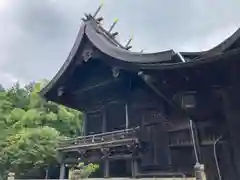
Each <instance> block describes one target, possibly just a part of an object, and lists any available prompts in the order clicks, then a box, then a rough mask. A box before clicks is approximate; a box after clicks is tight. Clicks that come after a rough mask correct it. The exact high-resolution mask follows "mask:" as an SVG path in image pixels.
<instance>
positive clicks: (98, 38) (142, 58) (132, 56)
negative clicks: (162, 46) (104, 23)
mask: <svg viewBox="0 0 240 180" xmlns="http://www.w3.org/2000/svg"><path fill="white" fill-rule="evenodd" d="M85 33H86V35H87V37H88V39H89V40H90V41H91V42H92V43H93V45H94V46H95V47H96V48H97V49H99V50H100V51H101V52H102V53H104V54H106V55H108V56H110V57H112V58H114V59H117V60H121V61H125V62H129V63H146V64H148V63H156V62H166V61H171V60H172V56H173V55H175V53H174V51H173V50H169V51H163V52H159V53H140V52H139V53H138V52H131V51H128V50H126V49H123V48H120V47H118V46H116V45H114V44H113V43H111V42H110V41H109V40H108V39H107V38H106V37H105V36H104V35H103V33H100V32H97V30H96V28H95V27H94V25H92V23H87V24H86V30H85Z"/></svg>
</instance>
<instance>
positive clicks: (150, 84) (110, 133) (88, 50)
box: [41, 13, 240, 180]
mask: <svg viewBox="0 0 240 180" xmlns="http://www.w3.org/2000/svg"><path fill="white" fill-rule="evenodd" d="M96 14H97V13H95V15H90V14H86V15H85V18H84V19H83V23H82V25H81V27H80V30H79V33H78V35H77V39H76V42H75V44H74V46H73V48H72V50H71V52H70V54H69V56H68V58H67V60H66V62H65V63H64V65H63V66H62V68H61V69H60V70H59V71H58V72H57V74H56V76H55V77H54V78H53V79H52V80H51V81H50V82H49V84H47V85H46V86H45V87H44V88H43V90H42V91H41V95H42V96H43V97H44V98H46V99H47V100H49V101H53V102H56V103H59V104H63V105H65V106H68V107H70V108H74V109H77V110H80V111H82V112H83V113H84V125H83V135H82V136H81V137H79V138H72V139H67V140H65V141H64V142H61V143H60V146H59V149H58V151H59V153H60V154H61V164H62V166H61V178H64V164H72V165H74V164H76V163H78V162H86V163H88V162H94V163H98V164H99V165H100V169H99V170H98V172H96V173H95V176H96V177H178V176H179V177H181V176H187V177H188V176H189V177H191V176H193V174H194V165H195V164H196V163H200V164H203V165H204V167H205V172H206V175H207V179H208V180H216V179H224V180H238V179H239V178H240V95H239V93H240V83H239V79H240V30H238V31H237V32H235V33H234V34H233V35H232V36H231V37H229V38H228V39H226V40H225V41H224V42H222V43H221V44H219V45H217V46H216V47H214V48H212V49H210V50H208V51H204V52H180V53H179V52H175V51H174V50H169V51H164V52H157V53H143V52H131V51H130V48H131V46H130V41H129V42H128V43H127V44H126V45H122V44H120V43H119V42H118V41H117V40H116V39H115V37H116V36H117V35H118V33H117V32H113V27H114V26H115V24H116V23H114V24H113V25H112V26H111V28H110V30H106V29H104V28H103V26H102V25H101V21H102V18H97V17H96Z"/></svg>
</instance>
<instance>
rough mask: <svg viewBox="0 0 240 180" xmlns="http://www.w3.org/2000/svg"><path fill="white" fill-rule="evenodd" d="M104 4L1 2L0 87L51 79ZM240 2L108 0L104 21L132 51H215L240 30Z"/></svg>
mask: <svg viewBox="0 0 240 180" xmlns="http://www.w3.org/2000/svg"><path fill="white" fill-rule="evenodd" d="M101 2H102V1H100V0H91V1H90V0H0V84H3V85H4V86H5V87H10V86H11V84H13V83H14V82H16V81H19V82H20V83H21V84H26V83H28V82H30V81H37V80H41V79H51V78H52V77H53V76H54V75H55V74H56V72H57V71H58V70H59V68H60V67H61V66H62V64H63V63H64V61H65V59H66V57H67V56H68V53H69V52H70V50H71V48H72V46H73V43H74V41H75V38H76V35H77V32H78V30H79V27H80V24H81V18H82V17H83V15H84V13H94V12H95V10H96V9H97V7H98V6H99V5H100V4H101ZM239 9H240V0H105V1H104V7H103V9H102V10H101V12H100V13H99V16H103V17H104V27H105V28H109V26H110V25H111V23H112V22H113V20H114V19H116V18H118V19H119V22H118V24H117V26H116V27H115V28H114V30H115V31H118V32H119V33H120V34H119V36H118V37H117V39H118V40H119V41H120V42H121V43H123V44H124V43H126V42H127V40H128V39H129V38H130V37H131V36H133V41H132V43H131V45H132V46H133V51H141V50H142V49H143V50H144V51H146V52H155V51H163V50H168V49H174V50H176V51H201V50H207V49H209V48H212V47H214V46H215V45H217V44H219V43H220V42H222V41H223V40H224V39H226V38H227V37H228V36H230V35H231V34H232V33H233V32H235V31H236V30H237V29H238V28H239V27H240V11H239Z"/></svg>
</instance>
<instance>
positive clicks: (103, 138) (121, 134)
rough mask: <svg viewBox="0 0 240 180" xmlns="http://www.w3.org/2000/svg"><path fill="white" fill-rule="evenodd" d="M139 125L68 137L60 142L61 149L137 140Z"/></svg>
mask: <svg viewBox="0 0 240 180" xmlns="http://www.w3.org/2000/svg"><path fill="white" fill-rule="evenodd" d="M138 129H139V127H136V128H130V129H123V130H118V131H112V132H105V133H99V134H93V135H88V136H80V137H77V138H68V139H66V140H63V141H61V142H60V143H59V148H58V149H59V150H60V149H64V148H66V147H71V146H84V145H90V144H91V145H93V144H99V143H101V144H105V143H108V142H121V141H125V140H134V139H135V140H136V139H137V134H136V133H137V130H138Z"/></svg>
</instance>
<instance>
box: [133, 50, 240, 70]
mask: <svg viewBox="0 0 240 180" xmlns="http://www.w3.org/2000/svg"><path fill="white" fill-rule="evenodd" d="M239 55H240V49H234V50H230V51H228V52H226V53H224V52H222V53H218V54H214V55H212V56H208V57H202V58H201V57H200V58H199V59H197V60H195V61H188V62H178V63H159V64H145V65H141V64H140V65H137V67H138V68H139V69H143V70H166V69H176V68H186V67H193V66H194V67H196V66H198V65H202V64H205V63H211V62H214V61H222V60H226V59H228V58H229V57H236V58H235V59H236V60H237V59H238V58H237V57H239Z"/></svg>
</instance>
